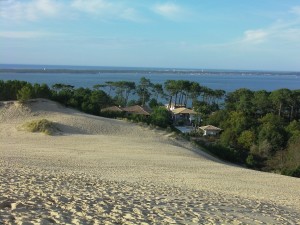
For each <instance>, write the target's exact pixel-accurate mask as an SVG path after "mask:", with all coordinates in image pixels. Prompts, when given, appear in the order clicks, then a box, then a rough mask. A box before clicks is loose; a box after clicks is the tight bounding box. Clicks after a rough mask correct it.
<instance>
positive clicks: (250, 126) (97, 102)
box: [0, 77, 300, 176]
mask: <svg viewBox="0 0 300 225" xmlns="http://www.w3.org/2000/svg"><path fill="white" fill-rule="evenodd" d="M30 98H48V99H51V100H54V101H58V102H60V103H62V104H64V105H66V106H69V107H74V108H77V109H79V110H81V111H83V112H86V113H90V114H94V115H104V114H101V109H103V108H105V107H108V106H112V105H117V106H130V105H136V104H138V105H142V106H149V107H150V108H152V109H153V113H152V115H151V118H142V117H136V118H133V119H135V120H138V121H146V122H147V123H152V124H155V125H158V126H162V127H167V126H171V125H172V121H171V120H170V113H169V112H168V111H167V110H165V109H163V108H162V107H159V106H162V105H163V103H167V104H168V105H169V106H171V105H174V106H176V105H177V106H181V105H190V106H191V107H193V109H194V110H195V111H196V112H197V113H198V114H199V116H201V122H200V124H199V125H207V124H211V125H215V126H217V127H220V128H222V129H223V132H222V133H221V135H220V138H219V139H218V140H217V143H215V144H213V145H210V146H207V148H209V149H210V150H211V151H212V152H213V153H215V154H217V155H219V156H220V157H222V158H224V159H226V160H229V161H233V162H238V163H241V164H244V165H247V166H249V167H251V168H254V169H259V170H264V171H278V172H280V173H283V174H287V175H293V176H300V122H299V120H300V90H289V89H279V90H275V91H271V92H268V91H265V90H260V91H251V90H249V89H244V88H242V89H238V90H236V91H234V92H230V93H226V92H225V91H224V90H213V89H210V88H208V87H205V86H203V85H201V84H199V83H198V82H194V81H188V80H167V81H165V82H164V84H155V83H152V82H151V80H150V79H147V78H145V77H142V78H141V79H140V80H139V82H137V83H135V82H130V81H107V82H105V83H103V84H96V85H94V86H93V88H92V89H90V88H82V87H81V88H75V87H74V86H72V85H68V84H54V85H52V86H51V87H49V86H48V85H46V84H30V83H28V82H25V81H16V80H14V81H1V80H0V100H1V101H5V100H20V101H26V100H27V99H30ZM105 116H109V115H105ZM121 116H124V115H121Z"/></svg>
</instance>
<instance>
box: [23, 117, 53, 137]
mask: <svg viewBox="0 0 300 225" xmlns="http://www.w3.org/2000/svg"><path fill="white" fill-rule="evenodd" d="M23 128H24V129H25V130H27V131H30V132H39V133H44V134H47V135H53V134H54V133H55V132H56V131H58V128H57V127H56V126H55V123H53V122H51V121H49V120H46V119H41V120H35V121H31V122H28V123H25V124H24V125H23Z"/></svg>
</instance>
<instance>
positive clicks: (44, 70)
mask: <svg viewBox="0 0 300 225" xmlns="http://www.w3.org/2000/svg"><path fill="white" fill-rule="evenodd" d="M0 73H45V74H49V73H62V74H63V73H69V74H101V73H139V74H147V75H148V74H151V73H160V74H195V75H196V74H197V75H201V74H205V75H207V74H214V75H227V74H228V75H229V74H230V75H235V74H236V75H241V74H242V75H246V76H250V75H265V76H266V75H274V74H277V75H296V76H300V72H278V71H277V72H275V71H269V72H268V71H240V70H224V71H222V70H200V69H199V70H189V69H187V70H184V69H146V68H145V69H142V68H140V69H124V68H120V69H117V68H111V69H47V68H40V69H0Z"/></svg>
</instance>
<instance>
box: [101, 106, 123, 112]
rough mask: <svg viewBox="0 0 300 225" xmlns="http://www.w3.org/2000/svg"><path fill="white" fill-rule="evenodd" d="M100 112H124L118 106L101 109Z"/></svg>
mask: <svg viewBox="0 0 300 225" xmlns="http://www.w3.org/2000/svg"><path fill="white" fill-rule="evenodd" d="M101 112H124V110H123V109H122V108H121V107H119V106H110V107H107V108H104V109H101Z"/></svg>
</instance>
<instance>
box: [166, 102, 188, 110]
mask: <svg viewBox="0 0 300 225" xmlns="http://www.w3.org/2000/svg"><path fill="white" fill-rule="evenodd" d="M165 107H166V108H167V109H168V110H170V111H173V110H174V109H176V108H184V107H185V105H179V104H176V105H175V104H174V103H171V104H165Z"/></svg>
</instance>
